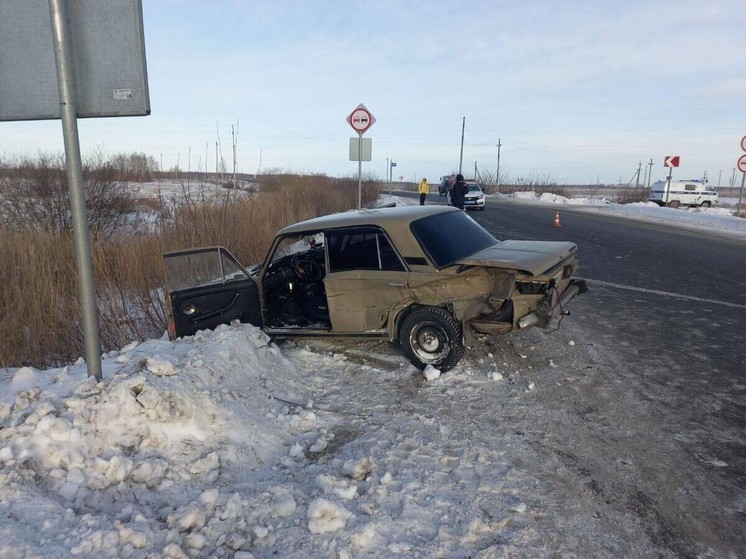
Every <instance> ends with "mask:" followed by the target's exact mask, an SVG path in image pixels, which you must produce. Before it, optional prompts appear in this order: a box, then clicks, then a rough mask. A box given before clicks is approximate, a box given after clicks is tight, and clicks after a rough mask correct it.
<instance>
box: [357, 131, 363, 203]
mask: <svg viewBox="0 0 746 559" xmlns="http://www.w3.org/2000/svg"><path fill="white" fill-rule="evenodd" d="M362 200H363V133H362V132H358V133H357V209H358V210H359V209H360V208H361V207H362V204H363V202H362Z"/></svg>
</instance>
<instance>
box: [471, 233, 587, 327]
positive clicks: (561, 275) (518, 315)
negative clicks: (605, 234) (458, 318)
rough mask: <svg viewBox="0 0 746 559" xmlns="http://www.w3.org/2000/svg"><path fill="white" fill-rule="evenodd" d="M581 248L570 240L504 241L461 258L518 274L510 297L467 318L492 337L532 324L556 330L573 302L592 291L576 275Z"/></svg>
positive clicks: (499, 271)
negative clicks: (487, 310)
mask: <svg viewBox="0 0 746 559" xmlns="http://www.w3.org/2000/svg"><path fill="white" fill-rule="evenodd" d="M576 251H577V246H576V245H575V244H574V243H570V242H544V241H503V242H500V243H497V244H496V245H493V246H491V247H488V248H486V249H484V250H482V251H480V252H478V253H476V254H474V255H472V256H470V257H469V258H465V259H463V260H461V261H460V262H459V264H460V265H463V266H480V267H484V268H487V269H493V270H494V273H495V274H496V275H504V274H505V273H511V274H513V277H514V282H513V287H512V291H511V293H510V294H509V296H508V297H505V298H503V299H498V300H495V301H491V305H490V306H491V307H492V309H494V312H486V313H485V312H482V313H480V314H479V315H476V316H472V317H468V318H467V320H466V322H467V323H468V324H469V325H470V326H471V327H472V328H473V329H474V330H476V331H477V332H480V333H483V334H492V335H495V334H503V333H507V332H510V331H514V330H526V329H528V328H531V327H533V326H538V327H540V328H549V329H554V328H556V327H557V326H558V325H559V320H560V319H561V317H562V316H564V315H567V314H569V310H568V306H569V304H570V302H571V301H572V300H573V299H574V298H575V297H577V296H578V295H581V294H582V293H585V292H586V291H587V290H588V288H587V285H586V282H585V281H584V280H581V279H577V278H574V277H573V276H574V275H575V273H576V271H577V267H578V259H577V256H576ZM496 303H499V306H498V305H497V304H496Z"/></svg>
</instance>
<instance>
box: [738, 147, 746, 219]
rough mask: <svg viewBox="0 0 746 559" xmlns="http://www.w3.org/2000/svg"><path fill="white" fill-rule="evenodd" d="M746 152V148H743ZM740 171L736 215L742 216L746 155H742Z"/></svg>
mask: <svg viewBox="0 0 746 559" xmlns="http://www.w3.org/2000/svg"><path fill="white" fill-rule="evenodd" d="M745 142H746V136H745V137H744V141H742V142H741V145H742V146H746V143H745ZM743 149H744V151H746V147H744V148H743ZM738 170H739V171H741V173H742V175H741V190H740V192H739V194H738V206H736V215H739V216H740V215H741V201H742V200H743V185H744V183H746V155H742V156H741V157H740V158H739V159H738Z"/></svg>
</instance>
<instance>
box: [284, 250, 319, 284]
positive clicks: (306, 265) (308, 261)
mask: <svg viewBox="0 0 746 559" xmlns="http://www.w3.org/2000/svg"><path fill="white" fill-rule="evenodd" d="M291 264H292V266H293V272H295V275H296V276H297V277H298V279H301V280H304V281H316V280H320V279H321V266H319V265H318V263H317V262H316V261H315V260H314V259H313V258H311V257H310V256H308V255H307V254H296V255H294V256H293V259H292V262H291Z"/></svg>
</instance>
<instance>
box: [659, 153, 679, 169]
mask: <svg viewBox="0 0 746 559" xmlns="http://www.w3.org/2000/svg"><path fill="white" fill-rule="evenodd" d="M663 166H664V167H678V166H679V156H678V155H667V156H666V157H665V159H663Z"/></svg>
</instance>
